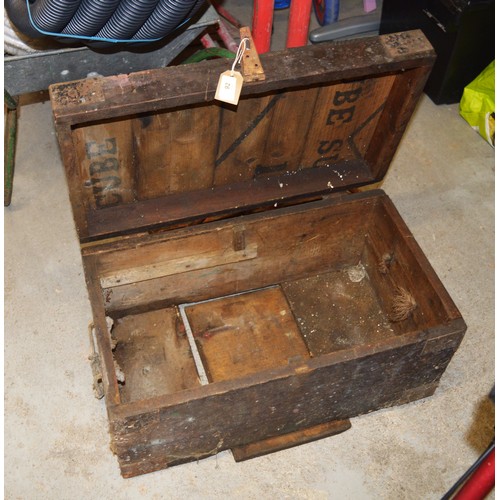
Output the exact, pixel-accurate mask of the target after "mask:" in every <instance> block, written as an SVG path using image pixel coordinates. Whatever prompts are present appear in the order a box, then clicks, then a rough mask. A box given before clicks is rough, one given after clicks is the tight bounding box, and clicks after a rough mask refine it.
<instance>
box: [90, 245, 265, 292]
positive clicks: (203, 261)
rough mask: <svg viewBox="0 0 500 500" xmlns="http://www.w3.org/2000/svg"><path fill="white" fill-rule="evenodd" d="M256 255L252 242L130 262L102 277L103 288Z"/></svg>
mask: <svg viewBox="0 0 500 500" xmlns="http://www.w3.org/2000/svg"><path fill="white" fill-rule="evenodd" d="M255 257H257V245H256V244H252V245H249V246H247V247H246V248H245V249H244V250H239V251H236V252H231V251H230V252H224V253H221V252H220V251H213V252H210V253H206V252H204V253H203V252H201V253H198V254H193V255H188V256H185V257H181V258H179V259H168V260H165V261H163V262H158V263H155V264H149V265H142V266H140V265H139V266H138V265H134V263H133V262H130V267H129V268H128V269H124V270H121V271H118V272H116V271H113V272H111V273H106V274H104V275H103V276H102V277H101V278H100V282H101V286H102V287H103V288H111V287H115V286H124V285H130V284H132V283H140V282H142V281H148V280H152V279H156V278H161V277H163V276H171V275H173V274H183V273H186V272H191V271H194V270H198V269H210V268H212V267H217V266H223V265H225V264H234V263H236V262H241V261H244V260H249V259H254V258H255Z"/></svg>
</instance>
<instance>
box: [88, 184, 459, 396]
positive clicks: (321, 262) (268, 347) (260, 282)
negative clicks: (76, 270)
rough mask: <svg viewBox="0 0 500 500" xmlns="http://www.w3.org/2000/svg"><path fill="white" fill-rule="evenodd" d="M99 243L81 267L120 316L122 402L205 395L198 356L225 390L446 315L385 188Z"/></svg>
mask: <svg viewBox="0 0 500 500" xmlns="http://www.w3.org/2000/svg"><path fill="white" fill-rule="evenodd" d="M98 248H99V250H98V251H95V249H92V247H89V248H88V249H86V250H85V252H86V254H87V256H86V257H85V259H86V261H87V262H89V259H90V260H92V266H94V269H95V270H96V275H97V276H99V283H100V293H101V294H102V295H101V296H102V297H103V313H104V314H105V315H107V316H110V317H111V318H113V320H114V325H115V326H114V327H113V330H112V337H113V338H114V339H115V341H116V342H117V345H116V347H115V349H114V352H113V359H114V360H115V361H116V362H117V363H118V366H119V369H121V370H123V372H125V383H124V384H121V385H120V388H119V393H120V400H121V401H122V402H127V401H133V400H137V399H140V398H145V399H147V398H149V397H154V396H160V395H165V394H175V393H179V392H182V391H186V390H190V389H193V388H196V387H199V386H200V385H202V382H200V367H198V372H197V369H196V362H195V359H197V358H201V361H202V362H203V365H204V367H203V368H201V370H203V369H204V370H205V371H206V372H207V375H208V382H209V383H215V382H222V381H227V380H234V379H240V378H244V377H246V376H249V375H252V374H256V373H259V372H266V371H272V370H274V369H277V368H279V367H283V366H288V365H292V366H293V364H294V363H299V364H300V363H302V362H304V361H307V359H311V358H317V357H321V356H323V355H328V354H330V353H334V352H337V351H343V350H350V349H355V348H357V347H360V346H367V345H369V346H374V345H377V344H380V343H384V342H386V341H387V340H388V339H389V340H390V339H391V338H394V337H397V336H400V335H403V334H407V333H412V332H413V333H414V332H417V331H424V330H425V329H428V328H432V327H437V326H439V325H441V324H443V323H447V322H448V321H449V320H450V312H449V305H447V303H446V300H447V299H446V297H448V296H447V294H446V292H445V291H444V289H443V288H442V285H440V284H439V282H436V281H435V279H434V278H435V275H434V274H433V271H432V269H431V268H430V265H429V264H428V262H427V260H426V259H425V257H424V256H423V254H422V253H421V251H420V249H419V248H418V247H417V246H416V243H415V242H414V240H413V238H412V236H411V233H409V231H408V229H407V228H406V226H405V225H404V223H403V222H402V220H401V218H400V217H399V215H398V214H397V212H396V210H395V208H394V206H393V205H392V203H391V202H390V200H389V199H388V197H387V196H386V195H385V194H383V192H381V191H378V192H372V193H359V194H351V195H345V196H339V197H337V198H328V199H324V200H321V201H314V202H310V203H307V204H304V205H301V206H297V207H287V208H282V209H277V210H275V211H272V212H264V213H260V214H252V215H247V216H244V217H240V218H235V219H231V220H225V221H217V222H213V223H208V224H205V225H203V226H193V227H189V228H182V229H178V230H174V231H169V232H168V233H155V234H151V235H149V236H143V237H141V238H137V241H136V242H135V244H134V241H133V239H130V238H129V239H126V240H124V241H117V242H110V243H106V244H100V245H99V247H98ZM87 265H88V264H87ZM443 297H444V298H445V299H444V300H443ZM180 308H184V311H185V313H186V317H187V320H188V324H189V326H188V330H191V333H192V334H193V337H194V338H193V340H194V342H191V345H190V343H189V342H188V339H187V332H186V327H185V325H184V324H183V321H182V318H181V314H180ZM108 359H112V358H109V357H108Z"/></svg>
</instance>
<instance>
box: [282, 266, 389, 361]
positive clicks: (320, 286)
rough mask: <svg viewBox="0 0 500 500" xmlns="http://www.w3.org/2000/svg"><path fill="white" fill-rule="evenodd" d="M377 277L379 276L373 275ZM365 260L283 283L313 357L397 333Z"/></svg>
mask: <svg viewBox="0 0 500 500" xmlns="http://www.w3.org/2000/svg"><path fill="white" fill-rule="evenodd" d="M373 278H374V279H377V276H374V277H373ZM372 281H373V280H372V278H371V277H370V276H369V275H368V272H367V270H366V269H365V267H364V266H363V264H362V263H356V264H355V265H352V266H346V267H344V268H343V269H339V270H338V271H334V272H330V273H323V274H320V275H316V276H310V277H307V278H303V279H301V280H297V281H292V282H290V281H289V282H287V283H283V284H282V288H283V291H284V293H285V295H286V297H287V299H288V302H289V303H290V307H291V308H292V311H293V313H294V315H295V317H296V318H297V320H298V324H299V327H300V330H301V332H302V335H303V336H304V339H305V341H306V344H307V347H308V348H309V350H310V351H311V354H312V355H313V356H321V355H323V354H327V353H330V352H332V351H336V350H345V349H350V348H352V347H354V346H361V345H364V344H373V343H376V342H379V341H380V340H381V339H384V338H389V337H392V336H394V335H395V331H394V329H393V328H392V325H391V324H390V322H389V320H388V310H386V311H384V310H382V308H381V307H380V304H379V302H378V300H377V295H376V291H375V288H374V285H373V284H372Z"/></svg>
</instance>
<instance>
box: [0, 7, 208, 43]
mask: <svg viewBox="0 0 500 500" xmlns="http://www.w3.org/2000/svg"><path fill="white" fill-rule="evenodd" d="M204 3H205V0H33V1H30V12H31V16H32V19H33V22H34V24H35V25H36V26H37V27H38V28H39V29H41V30H43V31H46V32H49V33H54V34H64V35H72V36H74V37H78V36H84V37H99V38H105V39H111V40H132V39H133V40H150V39H157V38H163V37H165V36H167V35H169V34H170V33H171V32H172V31H174V30H175V29H176V28H177V27H178V26H179V25H181V24H183V23H184V22H185V21H187V20H188V19H190V18H191V17H192V16H193V15H194V14H196V12H197V11H198V9H199V8H200V7H201V6H202V5H203V4H204ZM5 8H6V10H7V14H8V16H9V18H10V20H11V22H12V24H13V25H14V26H15V27H16V28H17V29H18V30H19V31H21V32H22V33H24V34H25V35H27V36H29V37H30V38H40V37H43V36H45V35H44V34H42V33H40V32H39V31H38V30H37V29H36V28H34V27H33V26H32V24H31V22H30V20H29V15H28V8H27V5H26V0H6V1H5ZM82 42H83V43H87V44H91V43H89V42H88V41H85V40H82Z"/></svg>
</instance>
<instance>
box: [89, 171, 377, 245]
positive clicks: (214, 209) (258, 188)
mask: <svg viewBox="0 0 500 500" xmlns="http://www.w3.org/2000/svg"><path fill="white" fill-rule="evenodd" d="M368 179H370V174H369V172H368V171H367V170H366V165H364V164H362V163H359V162H354V163H350V162H346V163H344V164H342V165H339V166H334V167H332V168H330V167H324V168H318V169H305V170H301V171H297V172H291V173H288V174H287V173H286V172H285V173H283V174H281V175H275V176H271V177H266V176H261V177H258V178H256V179H254V180H251V181H247V182H238V183H234V184H229V185H224V186H220V187H216V188H213V189H208V190H197V191H193V192H190V193H174V194H171V195H169V196H167V197H162V198H156V199H153V200H144V201H142V202H137V203H130V204H127V205H123V206H121V207H108V208H105V209H101V210H94V211H90V212H89V213H88V217H87V223H88V227H89V233H90V235H91V236H90V237H89V238H88V239H92V238H98V237H110V236H114V235H119V234H126V233H130V232H135V231H140V230H146V229H154V228H156V227H162V226H167V225H168V224H173V223H180V222H189V221H191V220H196V219H200V218H203V217H207V216H215V215H219V214H220V215H223V214H224V215H230V214H232V213H233V214H234V213H238V212H244V211H248V210H251V209H253V208H263V207H266V206H267V207H271V206H272V205H274V204H277V203H278V202H280V203H281V202H283V201H286V200H293V199H298V198H303V197H311V196H313V195H318V194H324V193H332V192H337V191H340V190H343V189H346V188H347V187H348V186H349V187H353V186H355V185H357V184H358V183H359V184H363V183H366V182H368ZM305 186H306V188H305ZM305 190H306V191H307V193H305Z"/></svg>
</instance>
